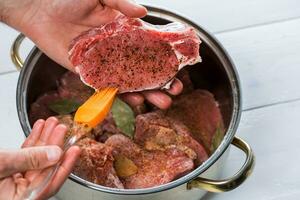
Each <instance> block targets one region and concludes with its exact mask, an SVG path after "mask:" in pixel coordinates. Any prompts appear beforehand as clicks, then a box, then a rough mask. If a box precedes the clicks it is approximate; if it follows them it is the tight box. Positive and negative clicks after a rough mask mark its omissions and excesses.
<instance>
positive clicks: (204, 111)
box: [167, 89, 224, 153]
mask: <svg viewBox="0 0 300 200" xmlns="http://www.w3.org/2000/svg"><path fill="white" fill-rule="evenodd" d="M167 116H169V117H170V118H173V119H176V120H178V121H181V122H183V123H184V124H185V125H186V126H187V127H188V128H189V129H190V130H191V132H192V135H193V137H194V138H195V139H196V140H197V141H198V142H201V143H202V144H203V145H204V147H205V148H206V150H207V152H209V153H211V145H212V139H213V137H214V135H215V133H216V132H217V131H218V129H219V130H220V131H221V132H222V133H224V125H223V119H222V115H221V112H220V109H219V107H218V103H217V102H216V100H215V99H214V96H213V94H211V93H210V92H208V91H206V90H199V89H197V90H194V91H193V92H191V93H188V94H183V95H180V96H178V97H176V98H175V99H174V101H173V104H172V106H171V108H170V109H169V110H168V111H167Z"/></svg>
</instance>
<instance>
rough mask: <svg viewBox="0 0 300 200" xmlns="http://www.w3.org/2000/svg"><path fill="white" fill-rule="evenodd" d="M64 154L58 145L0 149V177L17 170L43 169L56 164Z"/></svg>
mask: <svg viewBox="0 0 300 200" xmlns="http://www.w3.org/2000/svg"><path fill="white" fill-rule="evenodd" d="M61 156H62V150H61V149H60V148H59V147H58V146H38V147H29V148H24V149H20V150H16V151H0V163H1V165H0V178H3V177H6V176H9V175H12V174H14V173H17V172H25V171H28V170H33V169H43V168H46V167H49V166H52V165H54V164H56V163H57V162H58V161H59V160H60V157H61Z"/></svg>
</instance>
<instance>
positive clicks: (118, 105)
mask: <svg viewBox="0 0 300 200" xmlns="http://www.w3.org/2000/svg"><path fill="white" fill-rule="evenodd" d="M111 112H112V116H113V119H114V121H115V123H116V125H117V128H118V129H120V131H121V132H122V133H124V134H125V135H126V136H128V137H130V138H133V135H134V124H135V117H134V112H133V110H132V109H131V108H130V106H129V105H127V104H126V103H125V102H124V101H122V100H120V99H119V98H116V99H115V101H114V103H113V106H112V109H111Z"/></svg>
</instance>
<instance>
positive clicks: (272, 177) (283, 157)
mask: <svg viewBox="0 0 300 200" xmlns="http://www.w3.org/2000/svg"><path fill="white" fill-rule="evenodd" d="M299 119H300V101H296V102H293V103H287V104H280V105H276V106H270V107H265V108H261V109H257V110H251V111H248V112H243V114H242V119H241V123H240V126H239V128H238V131H237V136H239V137H241V138H243V139H244V140H246V141H247V142H248V143H249V144H250V145H251V147H252V148H253V151H254V153H255V156H256V166H255V169H254V172H253V174H252V175H251V176H250V178H249V180H247V181H246V182H245V183H244V184H243V185H242V186H241V187H239V188H236V189H235V190H233V191H231V192H228V193H223V194H209V195H207V197H206V198H204V199H203V200H239V199H243V200H253V199H255V200H297V199H299V197H300V190H299V188H300V173H299V155H300V145H299V141H300V134H299ZM243 157H244V155H243V154H242V153H241V152H240V151H238V150H236V149H235V148H232V151H231V152H230V155H229V160H228V162H227V164H226V165H225V166H224V178H225V177H230V176H231V175H232V174H234V173H235V172H236V171H237V170H238V169H239V167H240V166H241V165H242V163H243V161H244V160H243V159H244V158H243Z"/></svg>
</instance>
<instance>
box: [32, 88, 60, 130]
mask: <svg viewBox="0 0 300 200" xmlns="http://www.w3.org/2000/svg"><path fill="white" fill-rule="evenodd" d="M58 100H61V97H60V96H59V95H58V94H57V92H56V91H51V92H47V93H45V94H43V95H41V96H40V97H38V98H37V100H36V101H35V102H34V103H33V104H31V105H30V110H29V121H30V124H31V125H33V124H34V122H35V121H36V120H38V119H47V118H48V117H50V116H55V115H57V114H56V113H55V112H53V111H51V110H50V109H49V108H48V105H49V104H50V103H52V102H54V101H58Z"/></svg>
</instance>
